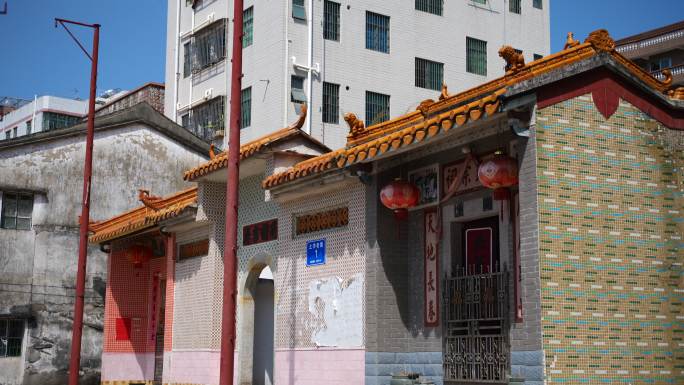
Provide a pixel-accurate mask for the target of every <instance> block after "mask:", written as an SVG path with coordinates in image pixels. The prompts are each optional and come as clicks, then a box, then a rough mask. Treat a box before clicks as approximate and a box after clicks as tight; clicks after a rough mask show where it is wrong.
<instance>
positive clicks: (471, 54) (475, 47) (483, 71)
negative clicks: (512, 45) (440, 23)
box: [466, 37, 487, 76]
mask: <svg viewBox="0 0 684 385" xmlns="http://www.w3.org/2000/svg"><path fill="white" fill-rule="evenodd" d="M466 71H468V72H470V73H473V74H478V75H485V76H486V75H487V42H486V41H484V40H478V39H473V38H472V37H466Z"/></svg>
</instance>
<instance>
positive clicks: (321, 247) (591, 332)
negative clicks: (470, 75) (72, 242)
mask: <svg viewBox="0 0 684 385" xmlns="http://www.w3.org/2000/svg"><path fill="white" fill-rule="evenodd" d="M500 55H501V56H502V57H503V58H504V59H505V60H506V65H507V72H506V75H505V76H503V77H501V78H498V79H495V80H492V81H490V82H487V83H484V84H482V85H480V86H477V87H475V88H472V89H470V90H467V91H464V92H461V93H458V94H449V92H448V90H447V88H446V86H445V87H444V88H443V90H442V92H441V94H440V95H437V97H436V98H435V99H436V100H425V101H423V102H422V103H420V105H419V107H418V109H417V110H416V111H413V112H410V113H408V114H406V115H403V116H401V117H398V118H396V119H393V120H390V121H388V122H384V123H381V124H378V125H374V126H370V127H364V124H363V123H362V122H361V121H359V120H358V119H357V118H356V116H354V115H353V114H347V115H346V117H345V120H346V121H347V123H348V124H349V127H350V133H349V135H348V138H347V144H346V146H345V147H343V148H341V149H338V150H335V151H327V150H325V148H324V147H323V146H321V145H320V144H318V143H317V142H315V141H314V140H312V139H311V138H310V137H308V136H306V135H304V134H302V133H300V132H298V131H297V125H293V126H292V127H289V128H286V129H284V130H281V131H278V133H277V134H275V136H269V137H266V138H262V139H259V140H257V141H256V142H253V143H248V144H246V145H245V146H243V147H242V149H241V154H240V155H241V159H242V163H241V166H240V173H241V175H240V177H241V182H240V214H239V215H240V216H239V229H238V233H239V234H241V237H240V239H239V245H240V248H239V253H238V254H239V266H240V268H239V279H238V291H239V295H238V321H237V333H238V346H237V351H236V352H235V354H236V366H237V370H236V376H237V378H236V381H237V382H236V383H240V384H247V383H252V384H267V383H268V384H273V383H275V384H277V385H281V384H282V385H285V384H308V383H314V382H315V383H323V384H337V383H345V384H373V385H375V384H388V383H389V380H390V379H391V376H392V375H395V374H398V373H400V372H415V373H419V374H420V375H421V376H422V377H424V378H425V379H427V380H431V381H433V382H434V383H436V384H443V383H444V384H459V383H460V384H465V383H467V384H470V383H482V382H487V383H500V384H505V383H510V382H518V383H520V382H522V383H525V384H534V385H537V384H542V383H548V384H553V383H564V384H580V383H631V384H646V383H649V384H676V383H681V382H682V381H684V351H683V348H682V346H684V341H683V340H682V336H681V335H682V333H683V332H684V315H682V302H681V300H682V298H681V297H682V293H684V280H682V263H684V254H683V253H682V250H684V247H683V246H684V244H682V240H681V236H682V235H681V234H682V233H683V231H682V230H684V228H683V227H684V224H683V223H684V221H683V220H682V210H683V209H684V196H683V194H682V192H683V190H684V180H683V179H682V178H683V177H682V171H681V170H682V166H684V133H683V132H682V130H684V102H683V101H682V99H683V98H684V89H682V88H673V87H672V86H671V84H670V83H668V82H661V81H659V80H657V79H655V78H653V77H652V76H651V75H650V74H649V73H647V72H645V71H644V70H643V69H641V68H640V67H638V66H637V65H635V64H633V63H632V62H630V61H629V60H627V59H625V58H624V57H623V56H622V55H621V54H620V53H618V52H616V51H615V43H614V42H613V40H612V39H611V38H610V36H609V35H608V33H607V32H606V31H605V30H599V31H595V32H593V33H591V34H590V35H589V37H588V38H587V39H586V41H585V42H584V43H580V42H579V41H576V40H574V38H572V37H570V38H569V39H568V42H567V44H566V47H565V49H564V50H563V51H561V52H559V53H556V54H553V55H550V56H547V57H544V58H541V59H539V60H536V61H533V62H531V63H525V62H524V59H523V58H522V56H521V55H519V53H517V52H516V51H515V50H514V49H512V48H510V47H504V48H502V49H501V50H500ZM300 121H301V119H300ZM286 133H287V134H286ZM281 135H282V136H281ZM317 153H318V155H316V154H317ZM225 167H226V156H225V154H220V155H217V156H216V157H214V159H212V160H210V161H209V162H208V163H206V164H203V165H200V166H199V167H197V168H195V169H192V170H189V171H188V172H186V173H185V178H186V180H191V181H195V182H197V186H198V187H197V189H196V190H188V191H185V192H181V193H179V194H177V195H175V196H171V197H167V198H153V199H152V200H150V199H149V198H148V197H145V200H144V202H143V203H144V206H143V207H141V208H139V209H137V210H136V211H132V212H129V213H125V214H122V215H121V216H118V217H115V218H113V219H111V220H109V221H106V222H103V223H102V224H100V225H98V226H97V228H94V231H95V234H94V235H93V237H92V238H91V241H93V242H98V243H101V244H108V245H110V246H109V247H111V252H110V258H109V279H108V284H109V286H108V291H107V296H108V297H107V298H108V300H107V310H106V316H105V319H106V322H105V324H106V326H105V340H106V341H108V342H107V343H111V345H107V343H106V345H105V354H104V356H103V365H104V369H103V383H105V384H133V383H140V382H142V383H155V382H159V383H164V384H167V383H168V384H215V383H217V379H218V355H219V346H220V343H219V339H220V335H221V330H220V322H221V319H220V318H221V310H220V309H221V303H222V298H221V293H222V279H223V277H222V271H223V267H222V260H221V259H222V248H223V245H222V243H223V238H224V237H223V235H224V234H223V229H224V226H225V223H224V222H223V221H224V207H225V180H226V175H225ZM136 269H137V270H136ZM131 280H140V281H141V282H143V283H144V284H143V285H135V287H133V286H132V285H130V282H131ZM138 286H140V287H138ZM130 290H139V291H140V293H139V295H138V294H136V295H130ZM162 293H165V298H164V295H163V294H162ZM110 299H111V300H110ZM162 325H163V326H162ZM162 330H163V332H162ZM161 336H163V338H162V337H161ZM162 341H163V342H162ZM162 347H163V349H162ZM162 350H163V351H164V353H163V354H162ZM155 354H156V357H157V358H156V359H155V358H154V357H155Z"/></svg>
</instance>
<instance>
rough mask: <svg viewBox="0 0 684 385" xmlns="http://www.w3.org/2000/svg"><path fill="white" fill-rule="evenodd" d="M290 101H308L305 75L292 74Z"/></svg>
mask: <svg viewBox="0 0 684 385" xmlns="http://www.w3.org/2000/svg"><path fill="white" fill-rule="evenodd" d="M290 101H292V102H294V103H306V94H305V93H304V77H303V76H297V75H292V76H291V77H290Z"/></svg>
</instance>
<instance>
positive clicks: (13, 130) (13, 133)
mask: <svg viewBox="0 0 684 385" xmlns="http://www.w3.org/2000/svg"><path fill="white" fill-rule="evenodd" d="M17 130H18V127H14V128H13V129H12V137H13V138H16V137H17Z"/></svg>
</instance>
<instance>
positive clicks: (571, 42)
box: [563, 32, 580, 50]
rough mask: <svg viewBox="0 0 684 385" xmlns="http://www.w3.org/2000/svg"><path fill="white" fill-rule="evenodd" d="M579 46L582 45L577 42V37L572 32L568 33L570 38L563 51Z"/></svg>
mask: <svg viewBox="0 0 684 385" xmlns="http://www.w3.org/2000/svg"><path fill="white" fill-rule="evenodd" d="M578 45H580V42H579V40H575V35H574V34H573V33H572V32H568V37H567V38H566V39H565V46H564V47H563V50H566V49H570V48H574V47H577V46H578Z"/></svg>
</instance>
